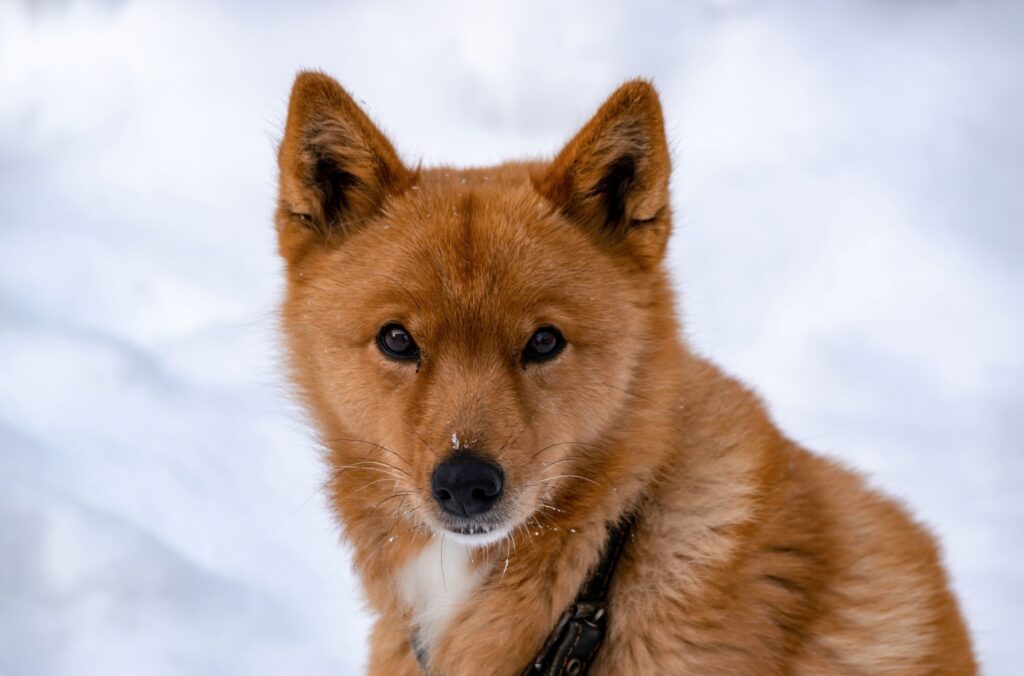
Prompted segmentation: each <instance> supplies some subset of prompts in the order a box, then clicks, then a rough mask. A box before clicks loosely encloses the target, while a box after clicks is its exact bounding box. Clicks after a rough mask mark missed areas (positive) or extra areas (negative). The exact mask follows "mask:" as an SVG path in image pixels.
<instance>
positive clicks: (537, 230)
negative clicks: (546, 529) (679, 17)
mask: <svg viewBox="0 0 1024 676" xmlns="http://www.w3.org/2000/svg"><path fill="white" fill-rule="evenodd" d="M280 159H281V200H280V205H279V210H278V228H279V234H280V242H281V252H282V254H283V256H284V257H285V259H286V261H287V263H288V267H289V295H288V300H287V302H286V306H285V327H286V331H287V333H288V337H289V344H290V347H291V350H292V363H293V366H294V368H295V371H296V375H297V377H298V380H299V382H300V384H301V386H302V388H303V390H304V393H305V394H306V397H307V401H308V402H309V404H310V405H311V407H312V408H313V411H314V414H315V415H316V417H317V419H318V421H319V422H320V424H321V428H322V429H321V431H322V433H323V437H324V442H325V443H326V444H327V445H328V446H329V447H330V448H331V449H332V451H333V453H332V456H331V457H332V460H333V462H334V463H335V465H336V466H335V468H334V469H335V470H336V472H337V475H336V478H337V481H336V486H335V496H336V500H337V501H338V502H339V507H340V508H341V509H342V510H344V509H347V508H351V509H353V510H355V511H356V512H362V511H364V510H386V511H387V512H388V513H390V514H394V515H395V518H403V519H406V520H409V521H411V522H412V525H414V526H423V527H426V528H429V529H432V530H434V531H441V532H445V533H448V534H451V537H453V538H455V539H461V540H463V541H466V542H469V543H472V544H485V543H487V542H491V541H494V540H496V539H498V538H500V537H502V536H503V535H504V534H506V533H508V532H509V531H510V530H511V529H513V528H515V527H516V526H518V525H521V524H523V523H525V522H526V520H527V519H529V518H530V517H531V516H532V515H535V514H538V513H543V512H544V510H552V511H558V510H560V509H561V507H560V506H559V505H563V506H564V504H565V496H560V495H559V491H569V492H570V493H575V494H577V495H579V494H583V493H586V492H587V491H588V490H591V487H590V486H589V485H588V482H590V483H593V484H595V485H597V484H599V483H600V480H595V479H594V478H592V477H593V475H594V472H595V470H596V471H598V472H599V471H600V467H599V466H595V463H597V460H596V459H595V458H597V457H598V456H597V453H596V452H593V453H592V452H590V449H594V448H596V447H597V446H599V442H600V440H601V439H602V438H603V437H604V436H606V435H607V434H608V433H609V431H610V430H612V429H613V428H614V426H615V424H616V418H617V416H618V415H619V414H620V412H621V409H622V407H623V406H624V402H625V400H626V398H627V397H628V396H629V394H628V392H629V388H630V383H631V378H632V375H633V373H634V371H635V369H636V365H637V363H638V360H642V359H643V356H644V355H643V353H644V350H645V345H646V344H647V334H648V325H649V322H650V317H648V315H647V310H646V306H647V305H648V304H649V303H648V295H649V278H650V275H652V274H655V271H656V268H657V267H658V265H659V261H660V258H661V255H662V252H663V250H664V245H665V238H666V236H667V233H668V224H669V218H670V216H669V213H668V188H667V181H668V157H667V149H666V148H665V141H664V132H663V130H662V126H661V116H660V109H659V107H658V103H657V98H656V95H655V94H654V92H653V90H652V89H651V88H650V86H649V85H646V84H644V83H631V84H629V85H626V86H624V87H623V88H622V89H621V90H620V91H619V92H617V93H616V95H614V96H613V97H612V98H611V99H610V100H609V102H608V103H606V104H605V106H604V107H603V108H602V110H601V111H600V112H599V113H598V115H597V117H595V118H594V120H593V121H591V123H590V124H589V125H588V126H587V127H585V128H584V129H583V130H582V131H581V132H580V133H579V135H577V137H576V138H575V139H574V140H573V141H572V142H571V143H570V144H569V146H567V148H566V149H565V150H564V151H563V152H562V153H561V154H560V155H559V156H558V158H556V159H555V161H554V162H552V163H550V164H546V165H542V164H530V165H526V164H512V165H503V166H501V167H496V168H493V169H490V170H487V169H482V170H472V171H455V170H445V169H439V170H431V171H422V172H419V171H418V172H412V171H409V170H408V169H406V168H405V167H404V166H403V165H402V164H401V162H400V161H399V160H398V158H397V155H396V154H395V152H394V150H393V149H392V148H391V146H390V144H389V143H388V142H387V140H386V139H385V138H384V137H383V136H382V135H381V134H380V132H379V131H377V130H376V128H374V127H373V125H372V124H371V123H370V122H369V120H368V119H367V118H366V117H365V115H363V114H362V112H361V111H360V110H359V109H358V108H357V107H356V106H355V104H354V103H353V102H352V101H351V99H350V98H349V97H348V95H347V94H345V93H344V91H343V90H341V88H340V87H339V86H338V85H337V84H336V83H334V81H333V80H330V79H329V78H326V77H325V76H321V75H311V74H305V75H301V76H300V77H299V79H298V80H297V82H296V86H295V89H294V90H293V93H292V101H291V105H290V109H289V120H288V126H287V130H286V134H285V139H284V141H283V143H282V147H281V155H280Z"/></svg>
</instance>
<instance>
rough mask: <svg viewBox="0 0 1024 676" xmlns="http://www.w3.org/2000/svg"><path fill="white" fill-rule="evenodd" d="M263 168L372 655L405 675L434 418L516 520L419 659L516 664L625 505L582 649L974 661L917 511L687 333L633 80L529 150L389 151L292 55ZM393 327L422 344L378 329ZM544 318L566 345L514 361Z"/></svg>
mask: <svg viewBox="0 0 1024 676" xmlns="http://www.w3.org/2000/svg"><path fill="white" fill-rule="evenodd" d="M280 172H281V175H280V202H279V208H278V212H277V227H278V232H279V241H280V251H281V254H282V256H283V257H284V259H285V260H286V262H287V277H288V291H287V298H286V300H285V303H284V308H283V326H284V330H285V333H286V336H287V340H288V345H289V348H290V354H291V367H292V370H293V375H294V378H295V381H296V383H297V384H298V386H299V390H300V392H301V394H302V396H303V397H304V399H305V402H306V404H307V406H308V408H309V410H310V411H311V413H312V415H313V416H314V418H315V420H316V423H317V424H318V427H319V430H320V432H321V436H322V440H323V443H324V445H325V446H326V447H327V449H329V459H330V465H331V469H332V474H331V481H330V488H331V491H332V496H333V497H332V501H333V505H334V508H335V510H336V512H337V515H338V517H339V519H340V521H341V523H342V525H343V528H344V533H345V536H346V538H347V539H348V541H349V542H350V543H351V544H352V546H353V549H354V560H355V567H356V570H357V571H358V573H359V575H360V577H361V579H362V582H363V584H364V587H365V591H366V597H367V599H368V602H369V604H370V606H371V607H372V609H373V610H374V611H375V613H376V614H377V617H378V620H377V623H376V626H375V628H374V630H373V635H372V650H371V656H370V664H369V670H370V672H371V673H374V674H417V673H420V669H419V666H418V665H417V663H416V660H415V658H414V656H413V653H412V650H411V647H410V638H411V636H412V635H413V633H414V632H416V631H417V626H418V625H417V624H416V623H417V622H418V621H419V620H416V617H417V616H416V615H415V612H414V609H413V608H412V607H410V602H409V601H408V599H407V598H406V597H404V596H403V594H402V592H401V590H400V587H401V584H402V582H401V580H402V579H403V572H402V571H404V570H406V571H407V570H410V568H409V566H410V565H412V562H415V561H417V560H418V559H417V557H418V556H419V554H420V553H421V552H422V551H424V548H426V547H428V546H429V545H430V543H431V542H435V541H436V538H439V537H440V538H443V535H437V534H436V533H437V532H438V530H437V529H438V528H439V520H438V511H437V510H438V508H437V506H436V505H435V504H434V503H433V501H432V499H431V493H430V488H429V481H430V476H431V472H432V471H433V469H434V467H435V466H436V465H437V463H438V462H439V460H441V459H442V458H443V457H444V456H445V455H446V454H447V453H448V452H450V448H451V447H452V445H453V444H456V445H457V442H458V440H459V439H462V440H465V443H470V444H472V446H473V448H474V449H479V450H480V452H482V453H483V454H485V455H486V456H487V457H489V458H492V459H494V461H495V462H497V463H500V465H501V466H502V468H503V469H504V473H505V484H506V491H507V493H506V494H505V495H504V496H503V498H502V500H503V501H504V509H505V510H506V511H505V513H506V514H507V518H508V519H509V521H510V523H513V524H515V525H516V528H515V530H514V531H513V532H512V534H511V535H510V536H509V537H507V538H505V539H504V540H502V541H499V542H498V543H496V544H492V545H489V546H486V547H481V548H478V549H476V550H475V551H473V552H471V556H472V559H471V560H470V562H469V563H468V564H467V565H468V566H470V568H472V569H474V570H475V573H473V576H475V577H474V579H476V578H479V580H480V581H479V584H477V585H476V586H475V587H473V588H472V589H471V591H469V592H468V593H467V595H466V596H465V597H464V598H461V599H460V600H459V602H458V603H457V605H456V606H455V607H454V609H453V610H452V612H451V614H450V616H448V617H447V619H446V620H445V621H444V623H443V624H442V625H440V628H439V629H438V631H436V632H435V635H432V639H431V642H430V645H429V646H428V654H429V668H430V671H431V672H432V673H437V674H447V675H457V674H482V673H487V674H517V673H519V671H520V670H521V669H522V668H523V667H524V666H525V664H526V663H527V661H528V660H529V659H530V658H531V657H532V656H533V654H534V653H535V652H536V651H537V649H538V648H539V646H540V644H541V643H542V642H543V640H544V638H545V636H546V635H547V634H548V632H549V631H550V630H551V628H552V626H553V624H554V622H555V620H556V618H557V617H558V615H559V614H560V613H561V612H562V610H563V609H564V608H565V607H566V605H567V604H568V603H570V602H571V600H572V599H573V597H574V596H575V594H576V591H577V590H578V588H579V587H580V585H581V583H582V582H583V580H584V579H585V577H586V575H587V571H588V569H589V568H590V567H591V566H592V565H594V564H595V563H596V562H597V560H598V558H599V557H600V554H601V550H602V547H603V544H604V539H605V534H606V523H608V522H610V521H613V520H615V519H617V518H619V517H620V516H622V515H623V514H625V513H627V512H632V513H635V514H636V516H637V526H636V528H635V531H634V534H633V537H632V539H631V540H630V541H629V542H628V543H627V546H626V549H625V552H624V554H623V558H622V560H621V562H620V565H619V569H618V572H617V574H616V576H615V579H614V582H613V585H612V591H611V625H610V630H609V635H608V639H607V641H606V643H605V645H604V647H603V648H602V649H601V652H600V654H599V656H598V660H597V662H596V663H595V665H594V668H593V670H592V673H597V674H653V673H678V674H682V673H693V674H783V673H786V674H829V673H837V674H838V673H842V674H970V673H974V671H975V667H974V660H973V656H972V653H971V646H970V642H969V639H968V635H967V632H966V630H965V627H964V624H963V622H962V620H961V618H960V615H959V611H958V609H957V605H956V602H955V600H954V598H953V597H952V595H951V594H950V592H949V590H948V587H947V583H946V578H945V574H944V572H943V569H942V565H941V563H940V560H939V555H938V553H937V550H936V546H935V543H934V542H933V539H932V538H931V537H930V536H929V534H928V533H927V532H926V531H925V530H924V529H923V528H922V527H921V526H920V525H918V524H916V523H915V522H914V521H912V520H911V518H910V517H908V516H907V514H906V513H905V512H904V510H903V509H902V508H901V507H900V506H899V505H897V504H896V503H895V502H893V501H892V500H889V499H887V498H885V497H882V496H880V495H878V494H877V493H875V492H873V491H872V490H870V489H868V488H867V487H865V485H864V483H863V481H862V480H861V478H860V477H858V476H857V475H856V474H854V473H852V472H850V471H849V470H847V469H844V468H842V467H840V466H838V465H836V464H835V463H833V462H830V461H827V460H824V459H822V458H820V457H817V456H815V455H812V454H810V453H808V452H807V451H805V450H804V449H802V448H800V447H799V446H797V445H796V444H794V443H793V442H792V441H790V440H788V439H787V438H786V437H785V436H783V435H782V433H781V432H779V430H778V429H777V428H776V427H775V426H774V425H773V424H772V422H771V421H770V420H769V418H768V416H767V414H766V413H765V410H764V408H763V407H762V405H761V403H760V402H759V400H758V399H757V397H756V396H755V395H754V394H752V393H751V392H750V391H748V390H747V389H746V388H744V387H743V386H742V385H740V384H739V383H737V382H736V381H735V380H733V379H731V378H730V377H728V376H726V375H724V374H722V373H721V372H720V371H719V370H718V369H717V368H716V367H714V366H713V365H711V364H709V363H708V362H706V361H705V360H703V359H701V358H700V357H698V356H696V355H694V354H693V353H692V352H690V351H689V350H688V349H687V347H686V346H685V344H684V343H683V342H682V340H681V338H680V334H679V327H678V325H677V322H676V319H675V314H674V310H673V295H672V293H671V290H670V285H669V281H668V279H667V275H666V271H665V269H664V266H663V264H662V258H663V254H664V250H665V244H666V242H667V239H668V236H669V232H670V229H671V221H672V216H671V209H670V204H669V176H670V162H669V153H668V149H667V145H666V141H665V133H664V130H663V122H662V114H661V109H660V104H659V102H658V97H657V94H656V92H655V90H654V89H653V87H652V86H651V85H650V84H648V83H646V82H643V81H633V82H629V83H627V84H625V85H623V86H622V87H621V88H620V89H619V90H618V91H616V92H615V93H614V94H613V95H612V96H611V98H610V99H609V100H608V102H607V103H605V104H604V106H602V107H601V109H600V110H599V111H598V113H597V115H596V116H595V117H594V118H593V119H592V120H591V121H590V122H589V123H588V124H587V125H586V126H585V127H584V128H583V129H582V130H581V131H580V132H579V133H578V134H577V135H576V136H575V138H574V139H573V140H572V141H571V142H570V143H569V144H568V145H567V146H566V148H565V149H564V150H563V151H562V152H561V153H560V154H559V155H558V156H557V157H556V158H555V159H554V160H553V161H551V162H550V163H543V162H534V163H509V164H503V165H500V166H497V167H491V168H485V169H469V170H457V169H453V168H447V167H441V168H436V169H429V170H411V169H408V168H406V167H405V166H404V165H403V164H402V162H401V161H400V159H399V158H398V155H397V154H396V152H395V151H394V149H393V147H392V146H391V144H390V143H389V142H388V140H387V139H386V138H385V137H384V136H383V135H382V134H381V132H380V131H379V130H377V128H376V127H374V125H373V124H372V123H371V122H370V121H369V119H368V118H367V117H366V115H365V114H364V113H363V112H362V111H361V110H360V109H359V108H358V106H357V105H356V104H355V103H354V102H353V101H352V99H351V98H350V97H349V96H348V94H347V93H345V91H344V90H343V89H342V88H341V87H340V86H339V85H338V84H337V83H336V82H334V80H332V79H330V78H329V77H327V76H325V75H322V74H318V73H303V74H300V75H299V77H298V79H297V80H296V83H295V87H294V89H293V91H292V97H291V103H290V105H289V114H288V122H287V129H286V131H285V135H284V140H283V142H282V144H281V149H280ZM391 321H397V322H400V323H401V324H402V325H403V326H405V327H406V328H407V329H408V330H409V331H410V333H411V334H412V335H413V336H414V337H415V340H416V341H417V343H418V344H419V345H420V346H421V350H422V356H421V359H420V362H419V364H418V365H417V366H413V365H411V364H408V363H396V362H394V361H389V360H388V359H386V358H385V357H383V356H382V355H381V354H380V352H379V351H378V349H377V347H376V345H375V337H376V333H377V331H378V329H379V328H380V327H381V326H382V325H384V324H386V323H388V322H391ZM544 324H552V325H555V326H558V327H559V328H560V329H561V331H562V332H563V333H564V335H565V337H566V340H567V343H568V347H567V348H566V349H565V351H564V353H563V354H561V355H560V356H559V357H558V358H557V359H555V360H553V361H550V362H546V363H542V364H531V365H529V366H528V367H524V365H523V364H522V363H521V361H520V360H519V358H518V356H519V354H520V351H521V349H522V346H523V345H524V344H525V342H526V341H527V339H529V337H530V335H531V334H532V332H533V331H534V330H535V329H536V328H537V327H538V326H540V325H544ZM453 435H454V437H453ZM442 550H443V545H442V548H441V549H440V550H439V551H442ZM450 565H451V564H450Z"/></svg>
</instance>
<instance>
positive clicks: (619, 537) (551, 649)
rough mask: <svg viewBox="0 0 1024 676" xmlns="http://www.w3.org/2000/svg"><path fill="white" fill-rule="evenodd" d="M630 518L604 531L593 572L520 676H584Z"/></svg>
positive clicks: (598, 639)
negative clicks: (605, 538) (606, 540)
mask: <svg viewBox="0 0 1024 676" xmlns="http://www.w3.org/2000/svg"><path fill="white" fill-rule="evenodd" d="M633 522H634V518H633V517H632V516H630V517H628V518H625V519H623V520H622V521H620V522H618V523H616V524H615V525H614V526H612V527H610V528H609V529H608V531H609V532H608V542H607V543H606V544H605V547H604V552H603V553H602V554H601V560H600V561H599V562H598V564H597V568H595V569H594V572H592V573H591V574H590V577H588V578H587V581H586V582H584V583H583V587H582V588H581V589H580V591H579V593H578V594H576V599H575V600H574V601H573V602H572V605H570V606H569V607H568V608H566V609H565V612H564V613H562V616H561V617H560V618H558V622H557V623H556V624H555V628H554V629H553V630H552V631H551V633H550V634H548V637H547V639H546V640H545V641H544V645H543V646H542V647H541V649H540V652H538V653H537V656H536V657H534V658H533V660H532V661H531V662H530V664H529V665H527V667H526V668H525V669H523V672H522V674H521V676H561V675H562V674H565V675H567V676H580V675H581V674H586V673H587V670H588V669H590V665H591V663H592V662H593V661H594V658H595V657H596V656H597V651H598V650H599V649H600V648H601V643H602V642H603V641H604V635H605V632H606V631H607V629H608V587H609V586H610V585H611V582H612V576H613V575H614V574H615V566H616V564H618V562H619V558H620V557H621V556H622V549H623V548H624V547H625V545H626V540H628V539H629V535H630V533H631V532H632V530H633ZM417 639H418V637H417V636H416V635H415V634H413V637H412V648H413V652H414V653H415V654H416V659H417V661H418V662H419V663H420V668H421V669H423V670H424V672H426V668H427V667H426V664H427V653H426V650H425V649H424V646H423V645H422V644H421V643H420V642H419V640H417Z"/></svg>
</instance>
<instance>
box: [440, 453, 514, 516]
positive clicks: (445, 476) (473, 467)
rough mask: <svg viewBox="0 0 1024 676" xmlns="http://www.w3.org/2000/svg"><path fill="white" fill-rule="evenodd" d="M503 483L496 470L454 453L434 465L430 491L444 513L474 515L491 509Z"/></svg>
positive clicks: (477, 459) (470, 455) (470, 456)
mask: <svg viewBox="0 0 1024 676" xmlns="http://www.w3.org/2000/svg"><path fill="white" fill-rule="evenodd" d="M503 483H504V475H503V474H502V471H501V468H500V467H498V466H497V465H495V464H494V463H492V462H488V461H487V460H484V459H483V458H481V457H480V456H479V455H476V454H474V453H458V454H456V455H453V456H452V457H450V458H448V459H447V460H445V461H444V462H442V463H441V464H440V465H438V466H437V469H435V470H434V476H432V477H431V478H430V489H431V491H433V493H434V499H435V500H437V504H439V505H441V509H443V510H444V511H446V512H448V513H449V514H454V515H455V516H474V515H476V514H483V513H484V512H486V511H487V510H489V509H490V508H491V507H493V506H494V503H495V502H497V501H498V498H499V497H500V496H501V487H502V484H503Z"/></svg>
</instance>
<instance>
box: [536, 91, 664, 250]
mask: <svg viewBox="0 0 1024 676" xmlns="http://www.w3.org/2000/svg"><path fill="white" fill-rule="evenodd" d="M670 175H671V160H670V158H669V152H668V143H667V141H666V139H665V124H664V120H663V118H662V113H661V103H660V102H659V101H658V93H657V91H655V89H654V87H653V86H652V85H651V84H650V83H649V82H646V81H644V80H632V81H630V82H627V83H626V84H624V85H622V86H621V87H619V88H618V89H617V90H616V91H615V93H614V94H612V95H611V96H610V97H609V98H608V100H607V101H605V103H604V105H602V106H601V108H600V109H599V110H598V111H597V114H596V115H594V117H593V118H592V119H591V120H590V122H588V123H587V124H586V125H585V126H584V127H583V129H581V130H580V131H579V132H578V133H577V134H576V136H575V137H574V138H573V139H572V140H571V141H569V143H568V145H566V146H565V148H563V149H562V151H561V152H560V153H559V154H558V156H557V157H555V159H554V160H553V161H552V162H551V164H550V165H548V166H547V167H545V168H544V169H543V170H542V171H541V172H539V173H538V174H535V175H534V176H533V184H534V186H535V187H536V189H537V190H538V191H539V192H540V193H541V194H542V195H544V196H545V197H547V198H548V199H549V200H551V202H553V203H554V204H555V206H556V207H557V208H558V209H559V210H561V211H562V213H564V214H565V215H566V216H567V217H568V218H569V219H570V220H572V221H574V222H576V223H578V224H580V225H581V226H583V227H585V228H587V229H588V230H590V231H591V232H593V233H594V234H596V235H597V236H598V237H599V238H600V239H601V240H603V241H605V242H608V243H611V244H612V245H615V246H622V245H624V246H625V248H626V249H627V251H628V252H629V253H630V254H631V255H632V256H633V257H634V258H635V259H636V261H637V263H638V264H640V265H641V267H650V266H652V265H654V264H656V263H657V262H658V261H660V260H661V258H662V256H663V255H664V252H665V245H666V243H667V241H668V235H669V230H670V227H671V214H670V204H669V178H670Z"/></svg>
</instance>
